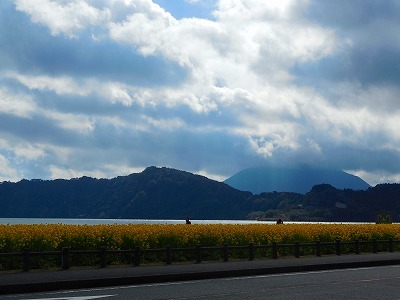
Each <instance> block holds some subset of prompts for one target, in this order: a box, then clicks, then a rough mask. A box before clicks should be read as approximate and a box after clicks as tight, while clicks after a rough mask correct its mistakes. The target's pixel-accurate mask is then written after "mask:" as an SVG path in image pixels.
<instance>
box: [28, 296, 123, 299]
mask: <svg viewBox="0 0 400 300" xmlns="http://www.w3.org/2000/svg"><path fill="white" fill-rule="evenodd" d="M115 296H116V295H99V296H81V297H61V298H40V299H37V298H36V299H27V300H91V299H100V298H107V297H115Z"/></svg>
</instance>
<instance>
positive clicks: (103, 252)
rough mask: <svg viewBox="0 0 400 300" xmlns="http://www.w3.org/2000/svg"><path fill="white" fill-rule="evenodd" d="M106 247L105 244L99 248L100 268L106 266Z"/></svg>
mask: <svg viewBox="0 0 400 300" xmlns="http://www.w3.org/2000/svg"><path fill="white" fill-rule="evenodd" d="M106 254H107V249H106V247H105V246H102V247H101V248H100V268H105V267H106V266H107V255H106Z"/></svg>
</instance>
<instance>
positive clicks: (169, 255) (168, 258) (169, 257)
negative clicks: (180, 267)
mask: <svg viewBox="0 0 400 300" xmlns="http://www.w3.org/2000/svg"><path fill="white" fill-rule="evenodd" d="M165 254H166V261H165V263H166V264H167V265H170V264H172V248H171V246H170V245H168V246H166V247H165Z"/></svg>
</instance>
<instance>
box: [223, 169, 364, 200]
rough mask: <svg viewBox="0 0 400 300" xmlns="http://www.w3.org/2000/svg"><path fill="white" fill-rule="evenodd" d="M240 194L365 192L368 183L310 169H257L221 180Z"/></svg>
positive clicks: (351, 176) (333, 171)
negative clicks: (327, 188)
mask: <svg viewBox="0 0 400 300" xmlns="http://www.w3.org/2000/svg"><path fill="white" fill-rule="evenodd" d="M224 182H225V183H226V184H228V185H230V186H231V187H234V188H235V189H238V190H241V191H250V192H252V193H254V194H259V193H262V192H273V191H278V192H294V193H302V194H305V193H307V192H308V191H310V190H311V188H312V187H313V186H314V185H317V184H323V183H326V184H330V185H332V186H334V187H335V188H338V189H353V190H365V189H367V188H369V187H370V186H369V184H368V183H366V182H365V181H364V180H362V179H361V178H359V177H357V176H354V175H351V174H348V173H346V172H343V171H339V170H332V169H318V168H311V167H297V168H278V167H257V168H249V169H245V170H242V171H240V172H238V173H236V174H235V175H233V176H232V177H230V178H228V179H226V180H225V181H224Z"/></svg>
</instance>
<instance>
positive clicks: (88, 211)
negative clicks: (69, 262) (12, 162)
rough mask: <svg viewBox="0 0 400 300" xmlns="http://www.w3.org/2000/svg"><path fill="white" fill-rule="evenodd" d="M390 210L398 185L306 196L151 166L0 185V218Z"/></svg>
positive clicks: (398, 201) (295, 215)
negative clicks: (249, 187)
mask: <svg viewBox="0 0 400 300" xmlns="http://www.w3.org/2000/svg"><path fill="white" fill-rule="evenodd" d="M382 210H385V211H388V212H390V213H391V214H392V215H393V220H394V221H398V220H399V219H400V216H399V212H400V184H381V185H377V186H375V187H370V188H368V189H367V190H356V191H355V190H351V189H337V188H335V187H333V186H331V185H329V184H319V185H316V186H313V187H312V189H311V190H310V191H309V192H307V193H306V194H301V193H293V192H263V193H260V194H253V193H251V192H244V191H239V190H237V189H235V188H233V187H231V186H229V185H227V184H225V183H222V182H218V181H215V180H212V179H209V178H207V177H205V176H202V175H196V174H192V173H190V172H186V171H180V170H176V169H171V168H166V167H162V168H158V167H149V168H146V169H145V170H144V171H143V172H141V173H133V174H130V175H127V176H118V177H115V178H112V179H95V178H90V177H86V176H83V177H81V178H74V179H70V180H66V179H56V180H40V179H34V180H21V181H20V182H17V183H11V182H2V183H0V217H3V218H18V217H19V218H34V217H35V218H109V219H117V218H123V219H181V220H184V219H185V218H186V217H189V218H190V219H204V220H207V219H208V220H212V219H213V220H218V219H219V220H221V219H226V220H232V219H236V220H245V219H252V220H254V219H261V220H262V219H269V220H270V219H277V218H282V219H283V220H286V221H288V220H292V221H321V222H323V221H330V222H332V221H335V222H339V221H345V222H352V221H357V222H374V221H375V217H376V213H377V212H379V211H382Z"/></svg>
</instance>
